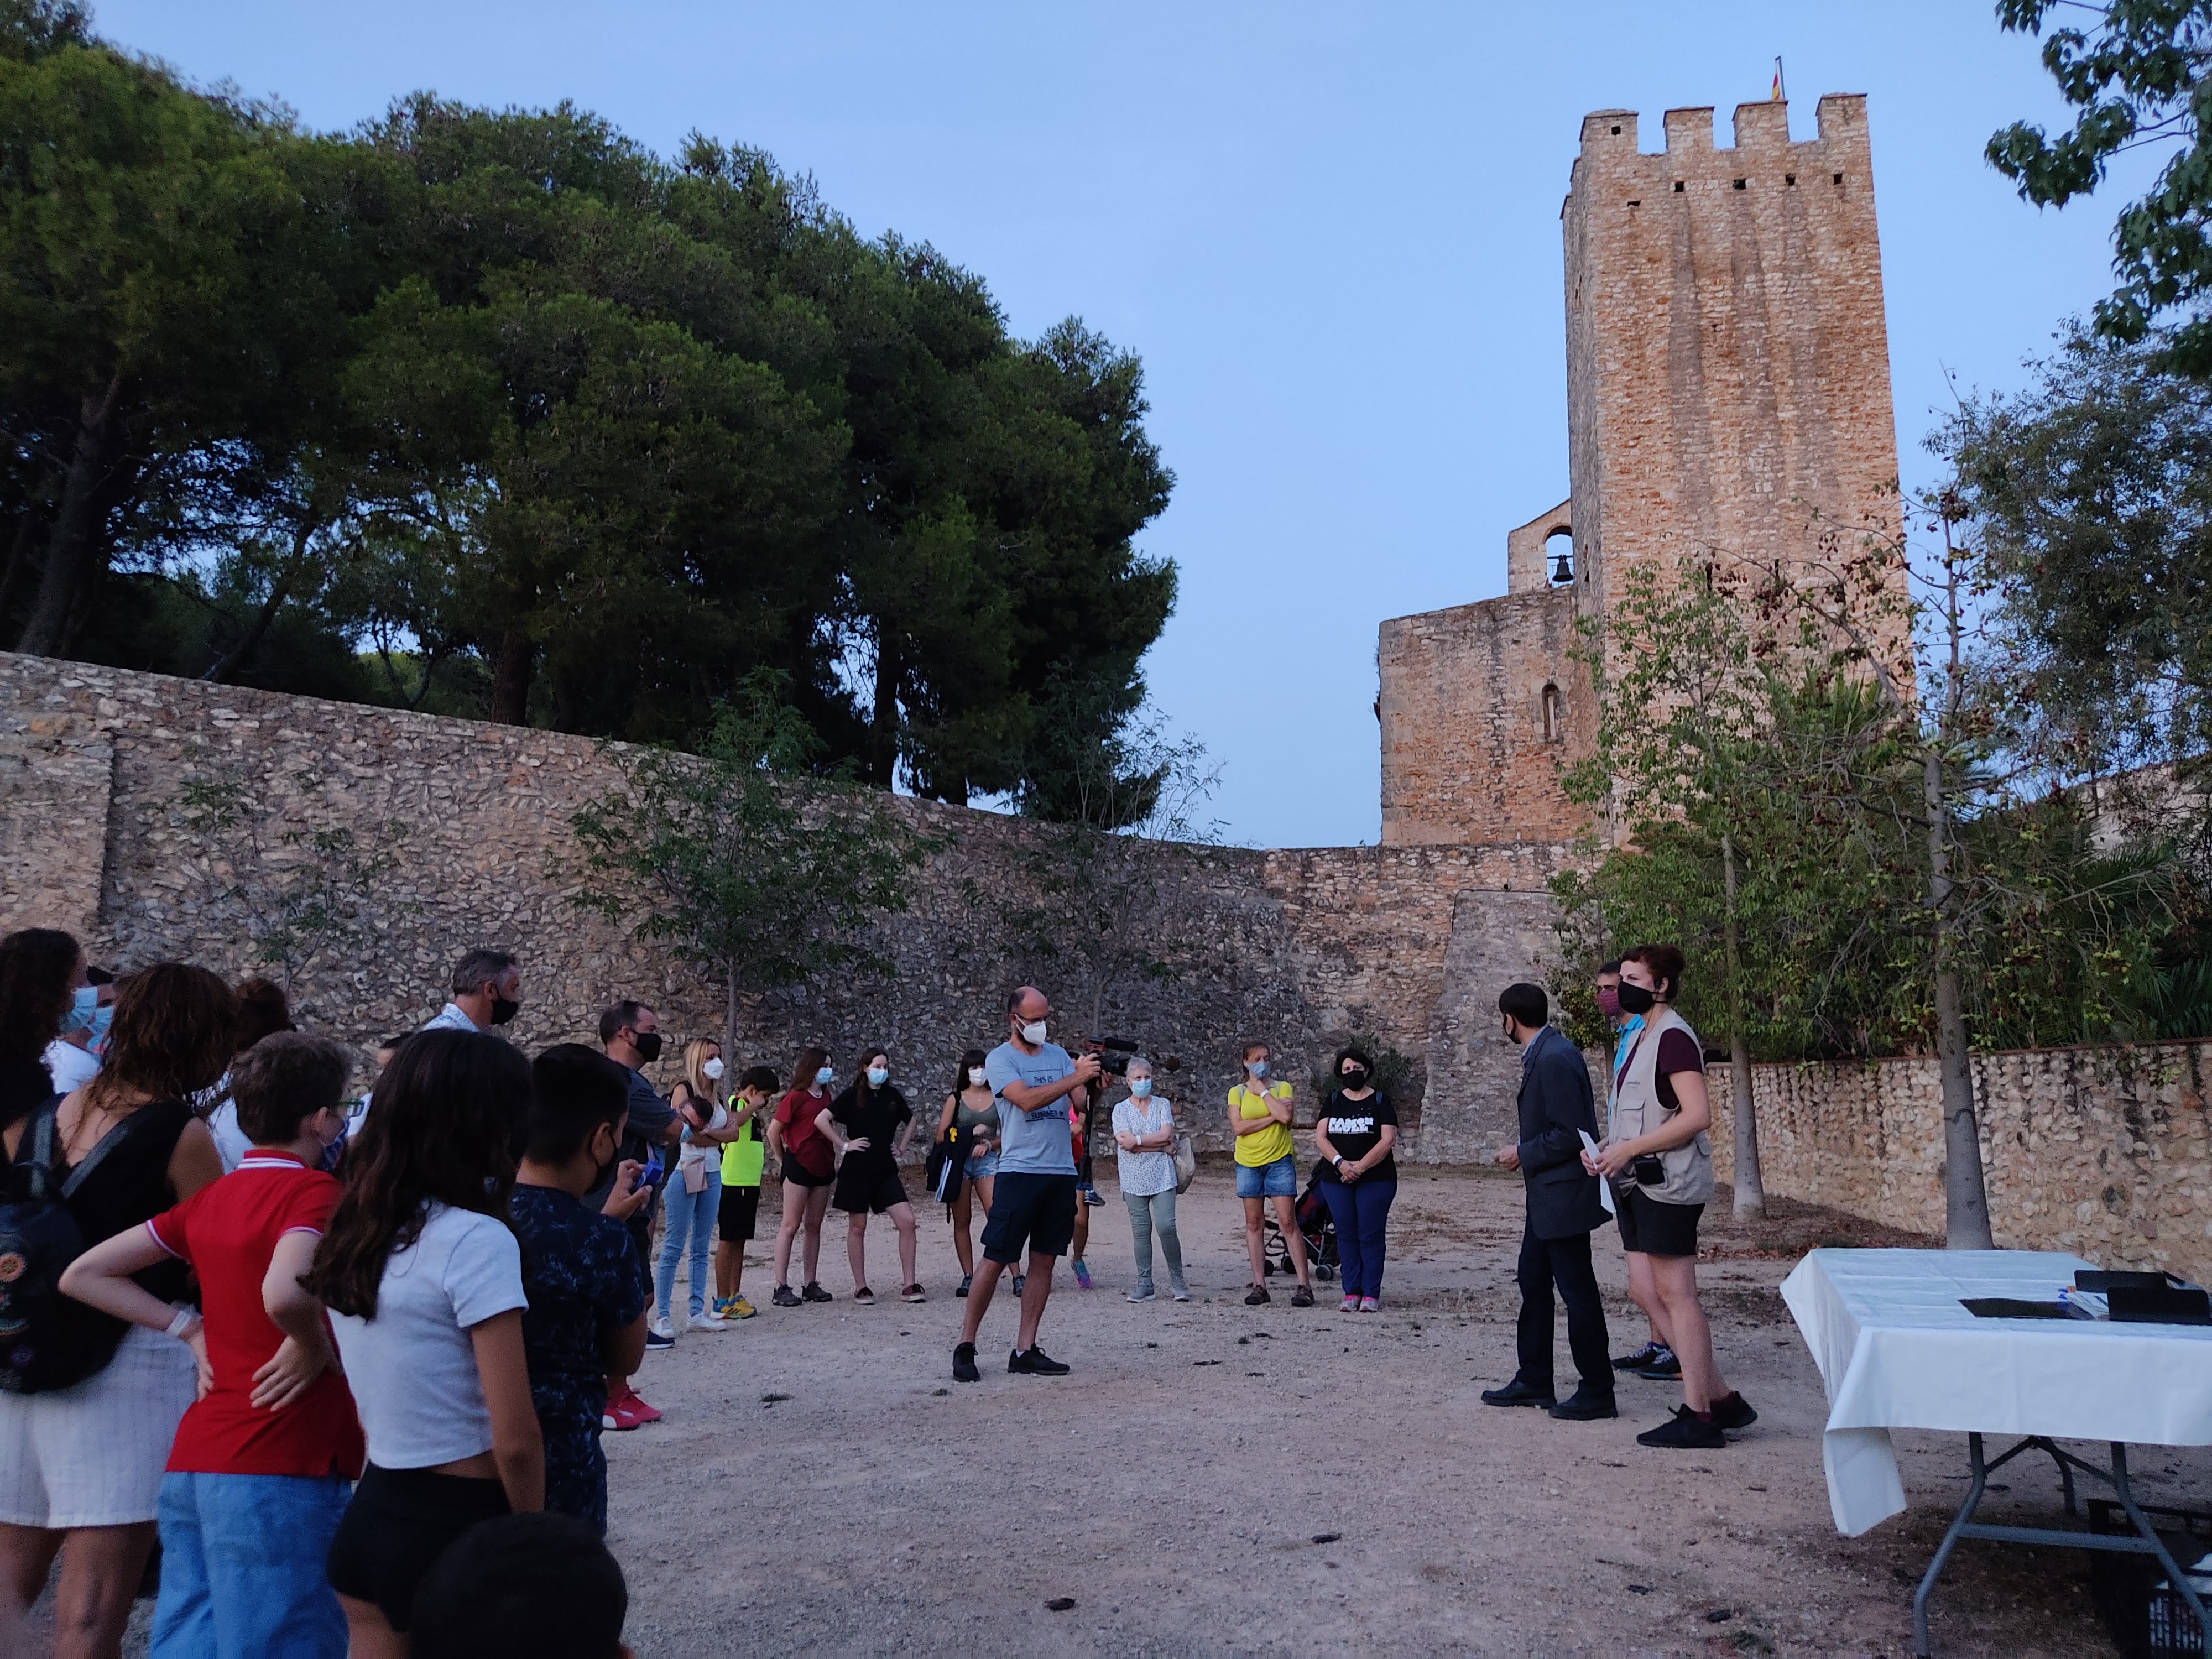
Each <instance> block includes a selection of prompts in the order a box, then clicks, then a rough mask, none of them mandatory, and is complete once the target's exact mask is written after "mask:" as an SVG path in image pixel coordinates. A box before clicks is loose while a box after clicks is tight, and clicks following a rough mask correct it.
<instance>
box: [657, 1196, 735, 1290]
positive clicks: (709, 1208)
mask: <svg viewBox="0 0 2212 1659" xmlns="http://www.w3.org/2000/svg"><path fill="white" fill-rule="evenodd" d="M665 1191H666V1196H665V1200H664V1201H665V1203H666V1205H667V1206H668V1231H666V1232H665V1233H663V1234H662V1235H661V1239H660V1271H659V1273H657V1274H655V1275H654V1278H653V1312H654V1313H655V1314H657V1315H659V1316H660V1317H661V1318H663V1319H665V1318H667V1317H668V1298H669V1297H671V1295H673V1294H674V1293H675V1290H676V1264H677V1263H678V1261H682V1260H683V1258H684V1243H685V1242H686V1241H687V1240H688V1241H689V1242H690V1246H691V1285H690V1291H691V1317H692V1318H694V1319H696V1318H697V1317H698V1316H700V1315H701V1314H702V1313H703V1312H704V1311H706V1307H707V1284H708V1279H707V1251H708V1247H709V1246H710V1245H712V1244H713V1243H714V1216H715V1213H716V1212H718V1211H719V1210H720V1208H721V1207H722V1172H721V1170H718V1169H716V1168H715V1167H714V1164H708V1166H707V1184H706V1186H705V1187H704V1188H701V1189H700V1190H699V1191H698V1192H696V1193H687V1192H685V1191H684V1180H683V1177H682V1176H676V1177H674V1178H672V1179H671V1181H670V1182H669V1183H668V1186H667V1188H666V1189H665Z"/></svg>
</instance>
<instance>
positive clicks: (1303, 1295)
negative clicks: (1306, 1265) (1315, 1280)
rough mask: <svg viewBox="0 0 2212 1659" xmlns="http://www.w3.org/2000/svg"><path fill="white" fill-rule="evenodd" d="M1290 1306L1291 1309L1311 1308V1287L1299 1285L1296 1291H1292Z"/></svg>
mask: <svg viewBox="0 0 2212 1659" xmlns="http://www.w3.org/2000/svg"><path fill="white" fill-rule="evenodd" d="M1291 1306H1292V1307H1293V1308H1310V1307H1312V1306H1313V1286H1312V1285H1299V1286H1298V1287H1297V1289H1296V1290H1295V1291H1291Z"/></svg>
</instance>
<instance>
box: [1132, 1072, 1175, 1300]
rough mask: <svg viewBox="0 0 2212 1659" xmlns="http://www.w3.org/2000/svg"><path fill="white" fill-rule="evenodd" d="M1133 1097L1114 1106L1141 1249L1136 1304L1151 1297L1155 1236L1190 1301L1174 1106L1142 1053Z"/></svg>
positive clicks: (1136, 1238)
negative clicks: (1179, 1226)
mask: <svg viewBox="0 0 2212 1659" xmlns="http://www.w3.org/2000/svg"><path fill="white" fill-rule="evenodd" d="M1128 1081H1129V1097H1128V1098H1127V1100H1124V1101H1122V1102H1121V1103H1119V1104H1117V1105H1116V1106H1115V1108H1114V1144H1115V1146H1118V1147H1120V1148H1121V1158H1119V1160H1118V1164H1117V1167H1118V1168H1119V1170H1120V1173H1121V1201H1122V1202H1123V1203H1125V1204H1127V1206H1129V1238H1130V1242H1131V1243H1132V1244H1133V1246H1134V1248H1135V1249H1136V1253H1137V1285H1136V1288H1135V1289H1134V1290H1133V1291H1130V1292H1129V1300H1130V1301H1132V1302H1150V1301H1151V1300H1152V1298H1153V1296H1154V1291H1153V1290H1152V1235H1153V1233H1154V1232H1155V1231H1157V1232H1158V1234H1159V1236H1160V1254H1161V1255H1164V1256H1165V1257H1167V1259H1168V1291H1169V1294H1170V1295H1171V1296H1173V1297H1175V1299H1176V1301H1178V1302H1188V1301H1189V1300H1190V1287H1189V1286H1188V1285H1185V1284H1184V1283H1183V1278H1182V1240H1180V1239H1179V1238H1177V1237H1176V1163H1175V1138H1176V1127H1175V1108H1174V1105H1173V1103H1170V1101H1169V1100H1168V1099H1167V1097H1165V1096H1164V1095H1156V1094H1154V1093H1153V1092H1152V1062H1151V1061H1150V1060H1146V1059H1145V1058H1144V1057H1143V1056H1142V1055H1141V1054H1140V1055H1138V1056H1137V1057H1136V1058H1134V1059H1133V1060H1130V1062H1129V1076H1128Z"/></svg>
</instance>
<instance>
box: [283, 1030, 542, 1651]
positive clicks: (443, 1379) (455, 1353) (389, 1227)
mask: <svg viewBox="0 0 2212 1659" xmlns="http://www.w3.org/2000/svg"><path fill="white" fill-rule="evenodd" d="M530 1102H531V1073H530V1062H529V1061H528V1060H525V1059H524V1058H523V1057H522V1055H521V1054H520V1053H519V1052H517V1051H516V1050H515V1049H514V1048H513V1047H512V1046H511V1045H510V1044H508V1043H507V1042H502V1041H501V1039H500V1038H498V1037H493V1036H480V1035H478V1034H477V1033H475V1032H472V1031H453V1030H434V1031H422V1032H418V1033H416V1035H415V1036H410V1037H409V1038H408V1039H407V1040H406V1042H403V1043H402V1044H400V1046H399V1049H398V1053H397V1054H393V1055H392V1064H391V1065H390V1066H386V1068H385V1071H384V1075H383V1076H382V1077H380V1078H379V1079H377V1083H376V1089H375V1092H374V1094H373V1095H372V1096H371V1097H370V1101H369V1109H368V1117H367V1118H366V1119H364V1120H363V1121H362V1128H361V1133H360V1134H359V1136H358V1137H357V1138H356V1140H355V1142H354V1145H353V1147H352V1149H351V1150H350V1151H349V1152H348V1153H347V1155H346V1189H345V1195H344V1196H343V1198H341V1199H340V1200H338V1204H337V1209H335V1210H333V1211H332V1212H331V1219H330V1225H329V1228H328V1230H327V1231H325V1233H324V1235H323V1242H322V1243H321V1244H320V1245H319V1247H318V1248H317V1249H316V1251H315V1265H314V1267H313V1269H312V1270H310V1271H309V1273H307V1278H306V1279H305V1280H304V1281H303V1283H304V1284H305V1285H306V1286H307V1289H308V1290H309V1291H313V1293H314V1294H315V1295H316V1296H318V1297H321V1298H322V1301H323V1303H324V1304H325V1306H326V1307H328V1308H329V1310H330V1311H331V1324H332V1326H333V1327H334V1328H335V1329H336V1332H337V1342H338V1353H339V1356H340V1358H342V1359H343V1362H344V1364H345V1373H346V1380H347V1382H348V1383H350V1384H351V1385H352V1388H353V1397H354V1404H355V1406H356V1408H357V1409H358V1410H359V1412H360V1413H361V1426H362V1431H363V1433H364V1434H365V1435H366V1436H367V1437H368V1467H367V1468H364V1469H363V1470H362V1477H361V1484H360V1485H359V1486H356V1488H355V1489H354V1495H353V1501H352V1502H351V1503H350V1504H348V1505H347V1506H346V1512H345V1516H344V1518H343V1520H341V1521H340V1522H338V1529H337V1536H336V1537H335V1538H333V1539H332V1540H331V1555H330V1578H331V1589H335V1590H336V1591H337V1595H338V1605H339V1606H340V1607H342V1608H343V1610H344V1612H345V1616H346V1625H347V1628H348V1630H349V1632H350V1635H351V1639H352V1644H353V1645H352V1652H353V1653H354V1654H356V1656H361V1659H381V1656H388V1659H404V1656H405V1654H406V1652H407V1630H408V1627H409V1625H410V1614H411V1612H412V1610H413V1607H414V1602H415V1586H416V1583H418V1582H419V1581H420V1580H421V1579H422V1575H423V1574H424V1573H426V1572H428V1571H429V1570H430V1565H431V1564H432V1563H433V1562H435V1560H436V1559H438V1557H439V1555H440V1554H441V1553H442V1552H443V1551H444V1550H445V1548H446V1547H447V1545H449V1544H451V1543H452V1542H453V1541H454V1540H455V1539H457V1538H459V1536H460V1535H461V1534H463V1533H465V1532H466V1531H467V1530H468V1529H469V1528H471V1527H472V1526H474V1525H476V1523H477V1522H479V1521H483V1520H485V1519H488V1518H489V1517H490V1516H495V1515H505V1514H507V1513H508V1512H509V1511H511V1510H516V1511H519V1510H539V1509H543V1508H544V1504H545V1448H544V1439H543V1437H541V1435H540V1433H539V1431H538V1416H537V1413H536V1410H535V1409H534V1408H533V1407H532V1404H531V1398H530V1373H529V1368H528V1365H527V1363H526V1360H525V1358H524V1354H523V1343H522V1310H523V1309H524V1308H525V1307H526V1305H527V1304H528V1301H527V1298H526V1297H525V1295H524V1294H523V1288H522V1252H521V1247H520V1245H519V1244H518V1243H516V1241H515V1236H514V1234H513V1231H511V1230H510V1229H509V1227H508V1225H507V1196H508V1194H510V1193H511V1192H512V1191H513V1187H514V1172H515V1150H514V1149H515V1142H516V1139H517V1138H518V1135H519V1133H520V1131H521V1129H522V1127H523V1126H524V1124H525V1122H526V1120H527V1116H528V1114H529V1110H530Z"/></svg>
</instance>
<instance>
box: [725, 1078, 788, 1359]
mask: <svg viewBox="0 0 2212 1659" xmlns="http://www.w3.org/2000/svg"><path fill="white" fill-rule="evenodd" d="M776 1086H777V1085H776V1076H775V1071H774V1070H773V1069H772V1068H771V1067H769V1066H753V1067H751V1068H750V1070H748V1071H747V1072H746V1073H745V1074H744V1076H743V1077H741V1078H739V1079H738V1088H737V1092H736V1093H735V1094H733V1095H732V1096H731V1097H730V1121H729V1122H728V1123H727V1124H726V1126H725V1127H724V1129H723V1132H722V1133H723V1141H722V1200H721V1209H720V1212H718V1213H717V1215H716V1216H715V1232H716V1235H717V1242H716V1243H715V1245H714V1312H715V1313H716V1314H717V1315H719V1316H720V1317H722V1318H724V1319H750V1318H751V1317H752V1316H754V1315H755V1314H757V1313H758V1312H759V1311H760V1310H759V1309H757V1308H756V1307H754V1306H753V1304H751V1303H750V1302H748V1301H746V1300H745V1299H744V1297H743V1296H741V1295H739V1294H738V1285H740V1284H741V1283H743V1282H744V1276H745V1246H746V1245H748V1244H750V1243H752V1237H753V1226H754V1224H755V1223H756V1222H757V1220H758V1219H759V1218H760V1189H761V1169H762V1166H763V1163H764V1161H765V1160H764V1157H763V1154H764V1152H765V1150H766V1149H765V1148H764V1147H763V1146H762V1144H761V1127H760V1123H759V1121H758V1118H759V1114H760V1109H761V1107H762V1106H763V1104H765V1103H767V1101H768V1100H769V1097H771V1096H773V1095H774V1094H775V1091H776Z"/></svg>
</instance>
